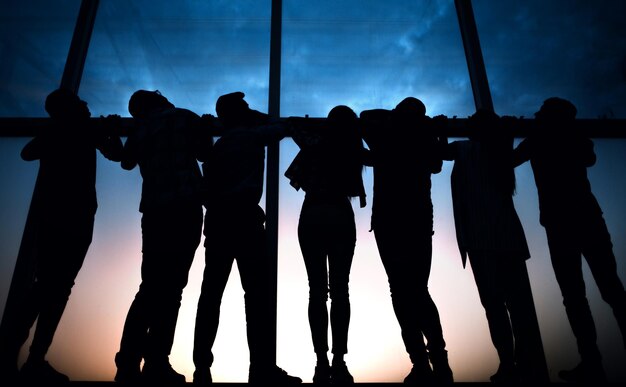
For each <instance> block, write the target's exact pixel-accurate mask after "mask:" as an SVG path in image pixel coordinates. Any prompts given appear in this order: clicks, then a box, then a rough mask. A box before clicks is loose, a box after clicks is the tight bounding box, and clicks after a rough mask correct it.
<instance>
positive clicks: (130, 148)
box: [120, 129, 138, 171]
mask: <svg viewBox="0 0 626 387" xmlns="http://www.w3.org/2000/svg"><path fill="white" fill-rule="evenodd" d="M133 130H136V129H133ZM137 161H138V160H137V140H136V137H135V136H134V135H133V133H130V134H129V135H128V138H127V139H126V143H125V144H124V147H123V149H122V157H121V163H120V164H121V166H122V168H124V169H126V170H127V171H130V170H131V169H133V168H135V167H136V166H137Z"/></svg>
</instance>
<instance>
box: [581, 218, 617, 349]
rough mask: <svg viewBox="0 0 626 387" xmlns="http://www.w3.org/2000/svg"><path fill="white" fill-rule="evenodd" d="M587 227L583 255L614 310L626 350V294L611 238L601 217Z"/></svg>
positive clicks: (601, 292) (600, 289) (601, 291)
mask: <svg viewBox="0 0 626 387" xmlns="http://www.w3.org/2000/svg"><path fill="white" fill-rule="evenodd" d="M587 226H588V233H589V234H588V235H589V238H588V239H586V241H585V243H584V246H583V255H584V257H585V259H586V260H587V264H588V265H589V269H590V270H591V274H592V275H593V278H594V279H595V281H596V284H597V286H598V290H599V291H600V295H601V296H602V299H603V300H604V301H605V302H606V303H607V304H609V305H610V306H611V308H612V309H613V314H614V315H615V318H616V320H617V324H618V326H619V328H620V331H621V333H622V339H623V341H624V348H626V293H625V292H624V285H623V283H622V281H621V279H620V278H619V275H618V273H617V262H616V259H615V254H614V253H613V243H612V242H611V236H610V234H609V231H608V229H607V227H606V223H605V222H604V219H603V218H601V217H598V218H596V219H595V221H590V222H588V223H587Z"/></svg>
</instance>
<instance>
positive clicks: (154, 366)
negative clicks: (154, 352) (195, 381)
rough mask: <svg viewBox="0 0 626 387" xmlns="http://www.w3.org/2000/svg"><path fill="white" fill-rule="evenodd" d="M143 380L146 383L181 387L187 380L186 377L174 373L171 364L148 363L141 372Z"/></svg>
mask: <svg viewBox="0 0 626 387" xmlns="http://www.w3.org/2000/svg"><path fill="white" fill-rule="evenodd" d="M141 375H142V379H143V381H144V382H146V383H151V384H158V385H166V384H169V385H172V384H174V385H181V384H185V383H186V382H187V380H186V379H185V375H182V374H179V373H178V372H176V371H174V369H173V368H172V366H171V364H170V363H169V362H163V363H162V362H157V363H154V362H146V363H145V364H144V365H143V369H142V370H141Z"/></svg>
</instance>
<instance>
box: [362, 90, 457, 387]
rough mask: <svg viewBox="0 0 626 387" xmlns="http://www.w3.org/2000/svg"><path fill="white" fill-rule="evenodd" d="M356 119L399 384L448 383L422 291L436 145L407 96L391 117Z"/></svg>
mask: <svg viewBox="0 0 626 387" xmlns="http://www.w3.org/2000/svg"><path fill="white" fill-rule="evenodd" d="M360 117H361V120H362V121H363V125H364V139H365V142H366V143H367V145H368V146H369V149H370V151H371V152H372V163H373V170H374V195H373V199H372V200H373V203H372V229H373V231H374V236H375V238H376V243H377V245H378V251H379V254H380V257H381V260H382V263H383V266H384V267H385V271H386V273H387V277H388V280H389V289H390V291H391V300H392V303H393V308H394V312H395V314H396V317H397V319H398V322H399V324H400V328H401V331H402V339H403V341H404V345H405V348H406V351H407V352H408V354H409V357H410V358H411V362H412V363H413V368H412V369H411V372H410V374H409V375H408V376H407V377H406V378H405V380H404V381H405V383H411V384H417V383H428V382H431V381H436V382H440V383H452V381H453V375H452V370H451V369H450V367H449V365H448V355H447V351H446V349H445V347H446V343H445V341H444V338H443V333H442V327H441V322H440V319H439V312H438V310H437V307H436V305H435V303H434V302H433V300H432V298H431V296H430V293H429V292H428V279H429V277H430V268H431V263H432V235H433V233H434V231H433V205H432V201H431V196H430V190H431V175H432V174H433V173H439V172H440V171H441V166H442V159H441V155H440V154H439V152H438V149H439V148H438V147H437V146H436V145H437V138H436V136H435V135H434V134H433V133H431V131H430V123H429V122H430V119H429V118H428V117H427V116H426V107H425V106H424V104H423V103H422V102H421V101H420V100H418V99H416V98H413V97H408V98H405V99H404V100H403V101H402V102H400V103H399V104H398V105H397V106H396V107H395V108H394V109H393V110H383V109H375V110H368V111H364V112H362V113H361V116H360ZM424 337H425V338H426V340H427V342H428V345H427V346H426V343H425V342H424ZM429 360H430V363H431V364H432V369H431V364H429Z"/></svg>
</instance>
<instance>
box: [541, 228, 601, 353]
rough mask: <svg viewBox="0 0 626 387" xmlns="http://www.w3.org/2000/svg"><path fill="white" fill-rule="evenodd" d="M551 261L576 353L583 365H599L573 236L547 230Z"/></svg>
mask: <svg viewBox="0 0 626 387" xmlns="http://www.w3.org/2000/svg"><path fill="white" fill-rule="evenodd" d="M546 234H547V237H548V247H549V250H550V258H551V260H552V267H553V268H554V274H555V276H556V280H557V282H558V284H559V287H560V289H561V294H562V296H563V305H564V306H565V312H566V313H567V317H568V320H569V323H570V325H571V328H572V331H573V333H574V336H575V337H576V342H577V345H578V352H579V353H580V356H581V359H582V360H583V361H586V362H592V363H599V362H600V358H601V356H600V351H599V349H598V345H597V343H596V341H597V333H596V326H595V323H594V321H593V317H592V314H591V309H590V308H589V302H588V300H587V296H586V293H585V282H584V278H583V270H582V256H581V251H580V249H579V248H578V247H576V246H575V245H572V244H573V243H579V242H580V241H579V240H577V239H579V238H577V236H576V234H573V233H569V232H564V231H561V230H557V229H555V228H553V227H549V226H548V227H546Z"/></svg>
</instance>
